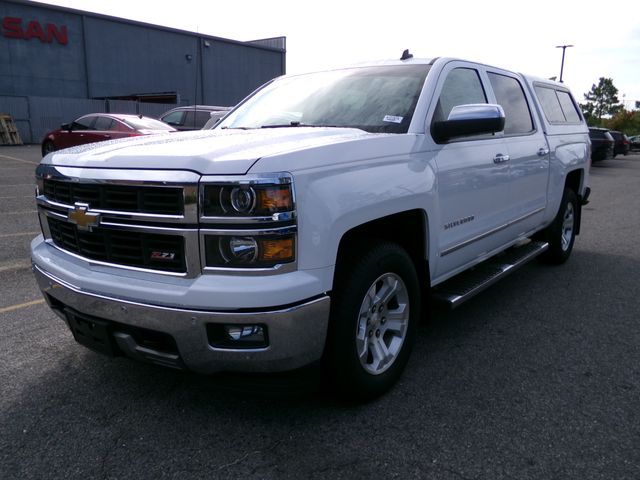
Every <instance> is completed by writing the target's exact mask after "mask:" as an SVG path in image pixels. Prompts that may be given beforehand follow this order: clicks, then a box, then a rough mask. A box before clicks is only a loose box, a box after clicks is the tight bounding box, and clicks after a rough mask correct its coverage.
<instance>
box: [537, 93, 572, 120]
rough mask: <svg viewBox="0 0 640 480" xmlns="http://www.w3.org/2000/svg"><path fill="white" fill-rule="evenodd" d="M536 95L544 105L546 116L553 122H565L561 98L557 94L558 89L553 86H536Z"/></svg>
mask: <svg viewBox="0 0 640 480" xmlns="http://www.w3.org/2000/svg"><path fill="white" fill-rule="evenodd" d="M535 90H536V95H537V96H538V99H539V100H540V104H541V105H542V110H543V111H544V116H545V117H547V120H549V122H551V123H563V122H564V121H565V118H564V113H562V107H561V106H560V100H558V97H557V96H556V91H555V90H554V89H552V88H543V87H535Z"/></svg>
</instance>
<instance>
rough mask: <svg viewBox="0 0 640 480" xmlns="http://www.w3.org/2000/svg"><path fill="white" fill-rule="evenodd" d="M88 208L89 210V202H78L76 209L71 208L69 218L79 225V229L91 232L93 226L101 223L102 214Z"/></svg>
mask: <svg viewBox="0 0 640 480" xmlns="http://www.w3.org/2000/svg"><path fill="white" fill-rule="evenodd" d="M87 210H89V204H87V203H80V202H76V203H75V204H74V209H73V210H69V215H68V216H67V218H68V219H69V221H70V222H71V223H75V224H76V225H77V226H78V230H82V231H85V232H90V231H91V229H92V228H93V227H97V226H98V225H99V224H100V214H99V213H89V212H88V211H87Z"/></svg>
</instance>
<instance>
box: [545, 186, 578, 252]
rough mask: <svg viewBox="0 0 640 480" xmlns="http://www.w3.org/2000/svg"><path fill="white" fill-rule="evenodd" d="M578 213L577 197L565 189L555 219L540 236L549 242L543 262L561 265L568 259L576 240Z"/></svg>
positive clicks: (571, 191)
mask: <svg viewBox="0 0 640 480" xmlns="http://www.w3.org/2000/svg"><path fill="white" fill-rule="evenodd" d="M578 212H579V210H578V197H577V196H576V194H575V192H574V191H573V190H571V189H570V188H565V189H564V193H563V195H562V201H561V202H560V209H559V210H558V213H557V215H556V218H555V219H554V220H553V223H551V225H549V226H548V227H547V228H546V229H545V230H544V232H543V235H542V236H543V238H544V240H546V241H547V242H549V249H548V250H547V251H546V252H545V253H544V255H543V257H542V259H543V260H545V261H547V262H548V263H553V264H561V263H564V262H566V261H567V260H568V259H569V256H570V255H571V251H572V250H573V244H574V242H575V239H576V228H577V226H578V214H579V213H578Z"/></svg>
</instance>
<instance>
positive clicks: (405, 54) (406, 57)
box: [400, 48, 413, 60]
mask: <svg viewBox="0 0 640 480" xmlns="http://www.w3.org/2000/svg"><path fill="white" fill-rule="evenodd" d="M410 58H413V55H412V54H411V53H409V49H408V48H407V49H406V50H405V51H404V52H402V56H401V57H400V60H409V59H410Z"/></svg>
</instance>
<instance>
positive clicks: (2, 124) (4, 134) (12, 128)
mask: <svg viewBox="0 0 640 480" xmlns="http://www.w3.org/2000/svg"><path fill="white" fill-rule="evenodd" d="M0 145H22V139H21V138H20V133H19V132H18V129H17V128H16V124H15V123H14V122H13V118H11V115H6V114H4V113H0Z"/></svg>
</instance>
